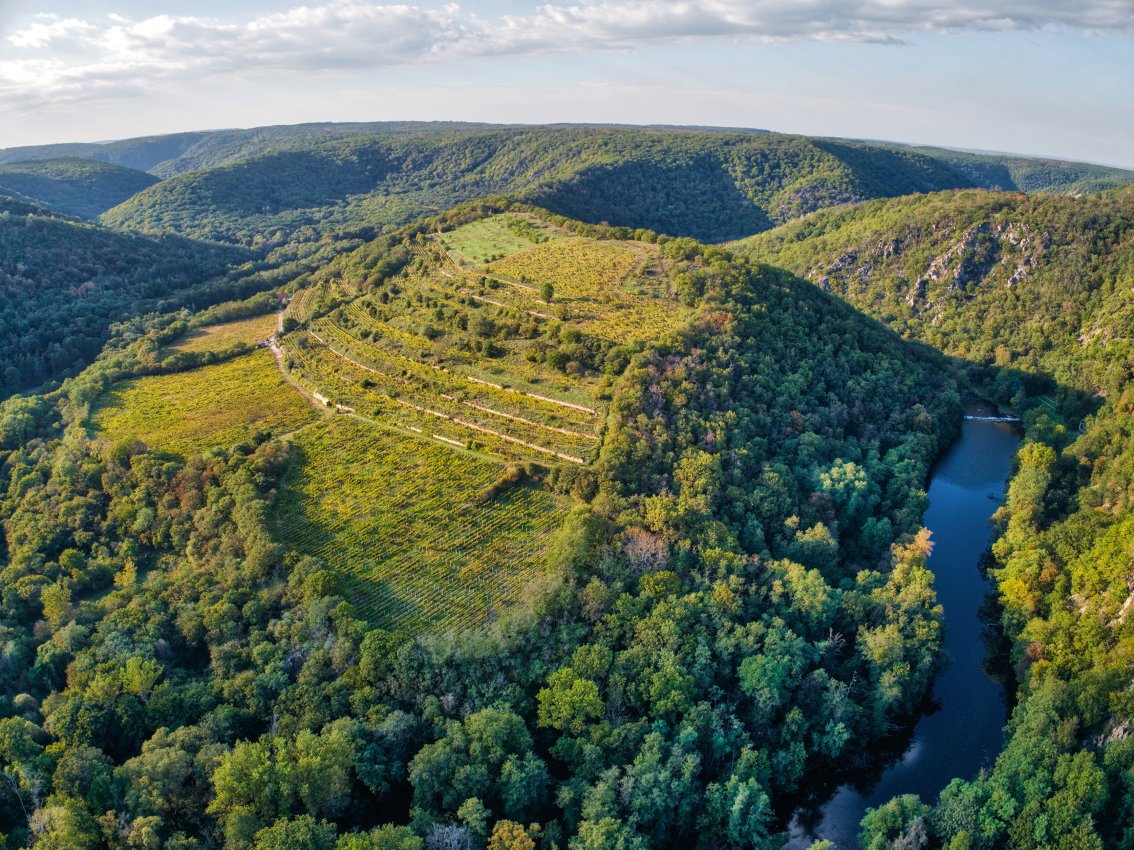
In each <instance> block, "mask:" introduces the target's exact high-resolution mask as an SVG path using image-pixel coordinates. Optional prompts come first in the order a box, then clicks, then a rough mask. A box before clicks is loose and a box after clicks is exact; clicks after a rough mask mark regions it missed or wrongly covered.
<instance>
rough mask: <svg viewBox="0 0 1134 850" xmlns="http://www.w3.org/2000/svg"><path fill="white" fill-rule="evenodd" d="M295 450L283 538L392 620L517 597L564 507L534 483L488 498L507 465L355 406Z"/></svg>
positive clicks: (389, 624) (435, 626)
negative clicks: (383, 422)
mask: <svg viewBox="0 0 1134 850" xmlns="http://www.w3.org/2000/svg"><path fill="white" fill-rule="evenodd" d="M292 456H293V463H292V467H291V469H290V471H289V473H288V476H287V479H286V480H285V483H284V487H283V488H282V491H281V495H280V498H279V500H278V502H277V505H276V508H275V520H276V523H277V525H278V529H279V534H280V538H281V539H282V540H283V541H284V542H285V543H286V544H287V545H288V546H289V547H291V548H294V549H295V550H297V551H299V552H302V553H304V554H308V555H313V556H316V557H318V558H320V559H322V560H323V561H324V562H325V563H326V564H327V565H328V567H330V568H331V569H333V570H335V571H337V572H338V573H339V574H340V575H341V576H343V578H344V579H345V586H346V593H347V596H348V597H349V598H350V600H351V601H352V602H353V603H354V605H355V606H356V607H357V609H358V610H359V612H360V614H361V615H363V616H365V617H367V618H368V619H370V620H371V621H373V622H374V623H376V624H378V625H381V626H382V627H384V628H389V629H394V630H401V631H406V632H411V631H424V630H433V631H447V630H453V629H458V628H467V627H469V626H474V625H477V624H479V623H484V622H486V621H488V620H490V619H492V618H493V617H494V616H495V615H496V614H498V613H500V612H502V611H503V610H504V609H506V608H507V607H509V606H511V605H514V604H515V603H516V602H517V601H518V600H519V599H521V598H522V596H523V591H524V588H525V586H526V585H527V584H528V582H529V581H530V579H531V577H532V576H533V574H534V573H535V572H536V571H537V570H538V569H539V568H540V566H541V562H542V558H543V552H544V549H545V548H546V546H547V543H548V540H549V538H550V536H551V534H552V533H553V532H554V531H555V530H556V529H557V528H558V527H559V524H560V523H561V522H562V519H563V517H564V515H565V513H566V510H567V505H566V503H565V502H564V501H562V500H560V499H558V498H556V497H554V496H552V495H551V494H550V493H548V492H547V491H545V490H542V489H537V488H534V487H531V486H522V485H517V486H514V487H512V488H511V489H509V490H506V491H504V492H502V493H499V494H496V495H493V496H492V497H491V498H488V499H483V498H482V491H484V490H485V488H487V487H489V486H490V485H492V484H493V483H494V482H495V481H496V480H497V479H498V478H499V477H500V475H501V473H502V471H503V467H502V466H501V465H500V464H498V463H493V462H491V461H486V460H480V459H478V458H476V457H473V456H471V455H470V454H468V453H463V452H458V451H453V450H451V449H450V448H447V447H446V446H445V445H443V444H441V443H439V442H430V441H427V440H423V439H419V438H416V437H414V436H412V435H401V434H398V433H396V432H394V431H391V430H389V429H385V428H381V427H376V426H374V425H373V424H370V423H366V422H361V421H359V420H357V419H355V418H353V417H349V416H338V417H334V418H333V419H329V420H326V421H324V422H322V423H320V424H318V425H315V426H313V427H311V428H307V429H305V430H304V431H302V432H301V433H300V434H298V435H296V437H295V438H294V439H293V441H292Z"/></svg>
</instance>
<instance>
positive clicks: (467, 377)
mask: <svg viewBox="0 0 1134 850" xmlns="http://www.w3.org/2000/svg"><path fill="white" fill-rule="evenodd" d="M307 333H309V334H310V335H311V336H313V337H315V339H317V340H319V342H321V343H323V345H325V346H327V350H328V351H330V352H331V353H332V354H334V355H336V356H338V357H341V358H342V359H343V360H345V361H346V362H347V363H350V364H352V365H354V366H357V367H358V368H359V369H365V370H366V371H367V372H373V373H374V374H375V375H384V374H386V373H385V372H381V371H379V370H378V369H375V368H374V367H372V366H367V365H366V364H365V363H359V362H358V361H357V360H355V359H353V358H351V357H349V356H347V355H346V354H343V353H342V352H341V351H339V350H338V349H336V348H334V347H333V346H332V345H330V344H329V343H328V342H327V341H326V340H325V339H323V337H321V336H319V334H317V333H316V332H315V331H313V330H311V329H308V331H307ZM403 359H405V360H407V361H408V362H410V363H413V364H415V365H418V366H428V367H429V368H430V369H434V370H436V371H438V372H444V373H445V374H446V375H452V376H453V377H454V378H464V379H465V380H466V381H470V382H471V383H474V384H483V385H484V386H486V387H493V388H494V389H498V390H502V391H504V392H508V393H516V394H517V395H522V396H527V397H528V398H534V399H537V400H538V401H546V402H547V403H548V404H557V405H559V406H560V407H567V408H570V409H571V410H579V411H582V412H583V413H589V414H591V415H592V416H598V411H597V410H595V409H594V408H593V407H587V406H586V405H582V404H575V403H573V402H570V401H560V400H559V399H557V398H549V397H548V396H545V395H537V394H536V393H528V392H524V391H523V390H517V389H513V388H512V387H506V386H504V385H503V384H494V383H493V382H492V381H485V380H483V379H482V378H474V377H472V375H464V374H462V373H460V372H454V371H452V370H451V369H446V368H445V367H444V366H437V365H435V364H433V363H422V362H421V361H419V360H411V359H410V358H408V357H407V358H403ZM545 427H546V426H545Z"/></svg>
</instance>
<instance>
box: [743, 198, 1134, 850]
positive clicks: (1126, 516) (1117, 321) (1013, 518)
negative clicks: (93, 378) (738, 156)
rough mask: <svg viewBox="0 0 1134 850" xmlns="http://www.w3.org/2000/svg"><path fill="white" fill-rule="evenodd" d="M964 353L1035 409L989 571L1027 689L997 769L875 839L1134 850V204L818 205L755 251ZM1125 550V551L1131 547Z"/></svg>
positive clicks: (914, 805)
mask: <svg viewBox="0 0 1134 850" xmlns="http://www.w3.org/2000/svg"><path fill="white" fill-rule="evenodd" d="M744 248H745V250H746V251H747V252H748V253H750V254H752V255H753V256H757V257H760V258H761V259H763V260H765V261H766V262H771V263H776V264H778V265H782V266H785V267H787V268H791V269H794V270H796V271H797V272H799V273H801V274H805V275H806V276H808V277H809V278H810V279H811V280H813V281H815V282H816V283H817V284H818V285H819V286H820V287H821V288H823V289H828V290H831V291H834V292H837V293H839V294H840V295H841V296H842V297H844V298H845V299H846V300H847V301H849V302H850V303H851V304H854V305H856V306H858V307H860V308H861V309H863V310H864V311H866V312H868V313H871V314H873V315H876V316H878V317H879V318H882V319H884V320H885V321H886V322H887V323H889V324H890V325H891V326H893V327H895V328H897V329H899V330H900V331H901V332H902V333H903V334H904V335H906V336H909V337H913V338H917V339H921V340H925V341H927V342H930V343H932V344H933V345H934V346H936V347H939V348H942V349H944V350H946V351H948V352H950V353H953V354H955V355H958V356H960V357H963V358H964V359H965V360H967V361H968V362H969V363H971V364H974V366H978V367H982V369H981V371H982V372H984V373H985V374H986V375H989V376H990V377H991V378H992V380H991V383H990V384H989V385H990V386H991V388H992V390H993V393H994V394H995V395H996V396H997V397H998V398H999V399H1000V400H1001V401H1002V403H1005V404H1011V403H1015V404H1017V405H1019V404H1021V403H1023V402H1024V400H1025V399H1026V398H1027V396H1028V395H1029V394H1039V393H1049V394H1051V395H1052V396H1055V397H1056V398H1058V399H1059V405H1058V409H1057V411H1051V410H1048V409H1047V408H1045V407H1043V406H1036V409H1034V410H1032V411H1031V412H1030V413H1029V414H1028V415H1027V417H1026V421H1027V425H1028V428H1027V439H1026V441H1025V443H1024V445H1023V446H1022V448H1021V449H1020V452H1019V457H1018V469H1017V471H1016V473H1015V476H1014V478H1013V480H1012V483H1011V486H1010V488H1009V491H1008V497H1007V501H1006V503H1005V505H1004V506H1003V507H1002V508H1001V509H1000V511H999V512H998V513H997V516H996V521H997V528H998V530H999V532H1000V537H999V539H998V540H997V542H996V544H995V546H994V547H993V554H994V557H995V561H994V564H993V567H992V575H993V577H994V579H995V580H996V582H997V586H998V588H999V593H1000V602H1001V605H1002V606H1003V622H1004V628H1005V632H1006V633H1007V634H1008V635H1009V636H1010V637H1011V638H1012V639H1013V650H1012V661H1013V664H1014V666H1015V670H1016V673H1017V676H1018V679H1019V681H1020V685H1021V690H1020V695H1019V699H1018V704H1017V706H1016V708H1015V711H1014V712H1013V715H1012V720H1011V722H1010V724H1009V726H1008V742H1007V745H1006V747H1005V750H1004V752H1003V754H1002V755H1001V756H1000V758H999V759H998V760H997V762H996V765H995V767H994V769H993V770H992V771H991V773H989V774H988V775H987V776H983V777H981V778H980V779H979V780H977V781H975V782H966V781H961V780H958V781H956V782H954V783H953V784H952V785H951V786H950V787H949V788H948V789H947V790H946V792H945V793H944V794H943V795H942V797H941V801H940V803H939V804H938V805H937V807H936V808H929V807H927V806H925V805H924V804H922V803H919V802H918V801H917V800H916V798H915V799H904V800H901V801H895V803H894V804H893V805H892V806H889V807H887V808H886V809H885V810H884V811H883V810H880V811H879V812H878V813H877V814H876V815H875V816H874V817H873V819H872V820H871V824H870V830H869V831H870V832H871V834H872V835H874V836H875V837H876V839H877V842H878V843H877V844H874V845H872V846H879V847H884V846H889V842H890V841H892V840H895V839H897V838H898V837H899V836H900V835H902V834H906V835H910V834H913V833H914V832H918V833H919V834H927V835H928V836H929V837H928V838H927V840H930V839H931V840H932V841H933V843H934V845H935V846H936V845H937V844H943V845H947V846H961V847H989V848H992V847H1005V846H1007V847H1021V848H1023V847H1039V846H1058V847H1064V846H1066V847H1072V846H1074V847H1100V846H1108V847H1129V846H1131V845H1130V842H1131V840H1132V839H1134V833H1132V832H1131V830H1130V827H1129V825H1130V824H1131V823H1132V822H1134V793H1132V792H1134V782H1132V778H1134V748H1132V747H1131V741H1132V740H1134V739H1131V737H1130V730H1131V722H1132V712H1131V705H1130V691H1131V681H1132V678H1134V655H1132V654H1131V651H1132V648H1134V631H1132V630H1134V622H1132V620H1131V618H1130V617H1129V616H1128V613H1129V611H1130V609H1131V604H1132V603H1131V600H1132V599H1134V596H1132V595H1131V594H1132V591H1134V572H1132V568H1131V552H1130V549H1129V545H1128V544H1129V539H1130V537H1129V531H1130V528H1131V521H1132V517H1134V514H1132V510H1134V505H1132V502H1131V490H1130V487H1131V482H1132V480H1134V479H1132V478H1131V476H1130V469H1131V457H1130V453H1131V447H1132V446H1134V442H1131V427H1132V423H1134V420H1132V419H1131V413H1132V412H1134V408H1132V407H1131V399H1132V392H1134V389H1132V387H1131V383H1130V381H1131V345H1132V343H1134V325H1132V324H1131V318H1132V314H1131V292H1132V291H1134V193H1132V192H1131V191H1130V190H1129V189H1124V190H1118V191H1115V192H1109V193H1103V194H1100V195H1098V196H1095V197H1091V198H1082V199H1065V198H1050V197H1048V198H1043V197H1030V198H1029V197H1023V196H1020V195H1001V194H992V193H959V194H951V193H946V194H942V195H934V196H927V197H924V198H909V199H900V200H896V201H886V202H874V203H869V204H865V205H863V206H861V207H858V208H849V209H846V210H841V211H836V212H829V213H817V214H816V215H815V216H812V217H808V218H805V219H803V220H801V221H800V222H798V223H796V224H791V225H787V226H785V227H784V228H781V229H778V230H775V231H771V232H769V233H767V234H764V235H761V236H759V237H756V238H754V239H753V240H751V241H750V242H748V243H746V244H745V245H744ZM1119 541H1122V542H1121V543H1120V542H1119Z"/></svg>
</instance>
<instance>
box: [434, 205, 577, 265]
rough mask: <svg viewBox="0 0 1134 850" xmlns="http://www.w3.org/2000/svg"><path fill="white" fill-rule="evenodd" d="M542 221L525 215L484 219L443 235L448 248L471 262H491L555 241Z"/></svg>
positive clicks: (503, 215) (443, 241)
mask: <svg viewBox="0 0 1134 850" xmlns="http://www.w3.org/2000/svg"><path fill="white" fill-rule="evenodd" d="M555 235H556V234H555V232H554V231H553V230H552V229H551V228H550V226H549V225H547V224H545V223H544V222H541V221H540V220H539V219H537V218H535V217H533V216H528V215H523V214H521V213H503V214H502V215H494V216H491V217H490V218H481V219H477V220H476V221H472V222H469V223H468V224H465V225H462V226H460V227H458V228H457V229H455V230H450V231H447V232H446V233H443V234H441V243H442V244H443V245H444V246H445V249H446V250H448V251H452V252H453V253H454V254H456V255H457V256H458V257H460V258H462V259H464V260H465V261H467V262H470V263H477V264H480V263H487V262H490V261H491V260H495V259H499V258H501V257H506V256H508V255H509V254H512V253H515V252H516V251H520V250H523V249H524V248H530V247H531V246H532V245H535V244H536V243H538V242H544V241H546V240H549V239H553V238H555Z"/></svg>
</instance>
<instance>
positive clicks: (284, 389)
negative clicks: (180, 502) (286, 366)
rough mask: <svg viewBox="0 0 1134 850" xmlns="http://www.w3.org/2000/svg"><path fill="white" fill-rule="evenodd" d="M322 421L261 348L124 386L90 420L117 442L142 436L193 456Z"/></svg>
mask: <svg viewBox="0 0 1134 850" xmlns="http://www.w3.org/2000/svg"><path fill="white" fill-rule="evenodd" d="M318 416H319V414H318V413H317V412H316V411H315V410H314V409H313V408H312V407H311V405H310V404H308V403H307V402H306V401H305V400H304V399H303V397H302V396H301V395H300V394H299V393H297V392H295V391H294V390H293V389H291V388H290V387H289V386H288V385H287V383H286V382H285V381H284V379H283V378H282V377H281V376H280V373H279V371H278V370H277V368H276V364H275V362H274V360H273V359H272V355H271V354H270V353H269V352H268V351H267V350H258V351H253V352H251V353H249V354H245V355H242V356H240V357H236V358H233V359H232V360H227V361H225V362H223V363H216V364H213V365H210V366H202V367H200V368H198V369H191V370H189V371H186V372H175V373H173V374H169V375H150V376H147V377H144V378H135V379H133V380H130V381H126V382H123V383H121V384H119V385H117V386H116V387H114V388H113V389H111V390H110V391H108V392H107V393H105V394H104V395H103V396H102V398H100V399H99V402H98V404H97V407H96V409H95V411H94V413H93V414H92V417H91V418H92V422H93V424H94V425H95V427H96V428H97V430H98V433H99V434H100V435H101V436H102V437H104V438H105V439H107V440H109V441H110V442H111V443H117V442H119V441H121V440H124V439H136V440H140V441H141V442H142V443H144V444H145V445H146V446H147V447H149V448H150V449H153V450H154V451H157V452H161V453H164V454H170V455H176V456H179V457H187V456H188V455H190V454H192V453H193V452H194V451H199V450H202V449H206V448H209V447H212V446H230V445H232V444H233V443H236V442H239V441H240V440H242V439H245V438H247V437H250V436H252V435H253V434H255V433H256V432H258V431H268V432H271V433H273V434H280V433H284V432H286V431H292V430H294V429H296V428H299V427H301V426H302V425H304V424H306V423H308V422H311V421H313V420H315V419H316V418H318Z"/></svg>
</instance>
